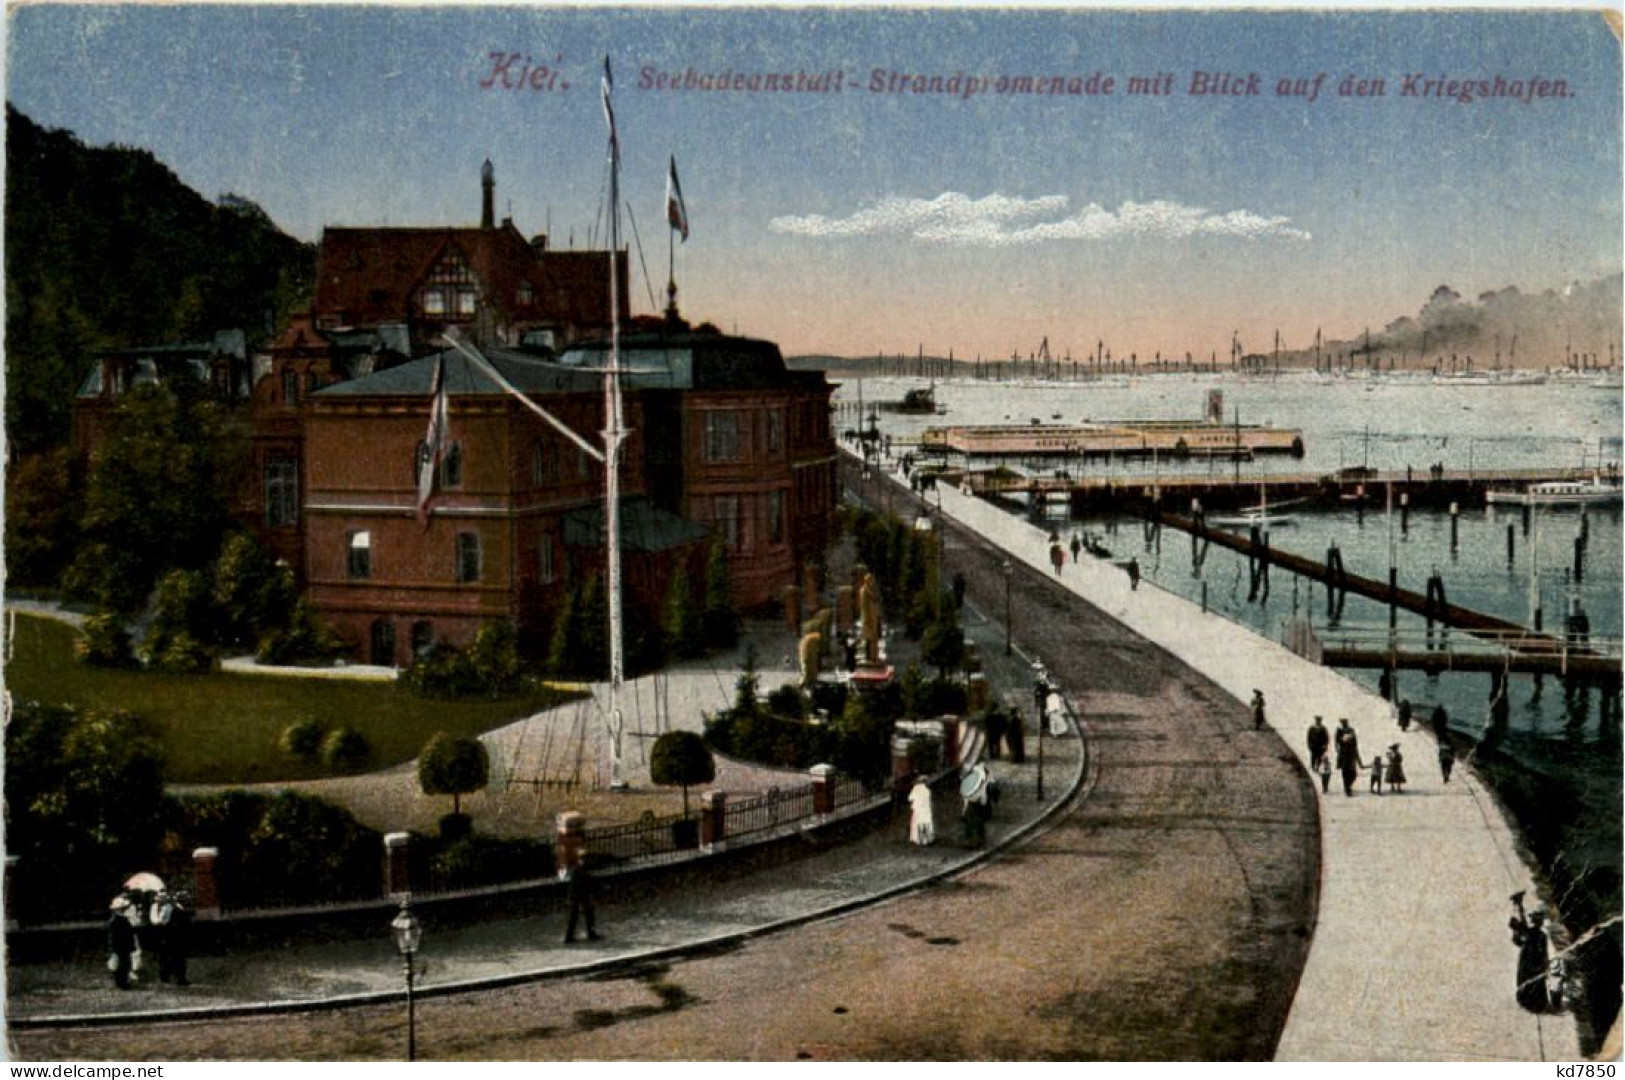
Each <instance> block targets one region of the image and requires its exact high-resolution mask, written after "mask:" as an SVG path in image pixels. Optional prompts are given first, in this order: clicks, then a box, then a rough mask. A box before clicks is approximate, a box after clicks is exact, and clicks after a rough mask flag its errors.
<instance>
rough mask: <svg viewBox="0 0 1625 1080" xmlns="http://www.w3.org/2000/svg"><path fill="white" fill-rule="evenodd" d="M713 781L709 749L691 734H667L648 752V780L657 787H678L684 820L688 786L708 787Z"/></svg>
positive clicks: (656, 741)
mask: <svg viewBox="0 0 1625 1080" xmlns="http://www.w3.org/2000/svg"><path fill="white" fill-rule="evenodd" d="M716 778H717V763H716V761H715V760H714V759H713V758H712V757H711V748H710V747H708V746H706V745H705V740H704V739H702V738H700V737H699V735H697V734H695V733H694V732H692V731H668V732H666V733H665V734H664V735H662V736H660V738H658V739H656V740H655V744H654V749H652V750H650V751H649V779H651V780H653V781H654V782H655V783H657V784H663V785H666V786H670V785H673V784H680V785H681V786H682V788H683V816H684V817H687V816H688V788H689V785H690V784H709V783H710V782H711V781H712V780H715V779H716Z"/></svg>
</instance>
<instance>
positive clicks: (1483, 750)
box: [837, 376, 1625, 1024]
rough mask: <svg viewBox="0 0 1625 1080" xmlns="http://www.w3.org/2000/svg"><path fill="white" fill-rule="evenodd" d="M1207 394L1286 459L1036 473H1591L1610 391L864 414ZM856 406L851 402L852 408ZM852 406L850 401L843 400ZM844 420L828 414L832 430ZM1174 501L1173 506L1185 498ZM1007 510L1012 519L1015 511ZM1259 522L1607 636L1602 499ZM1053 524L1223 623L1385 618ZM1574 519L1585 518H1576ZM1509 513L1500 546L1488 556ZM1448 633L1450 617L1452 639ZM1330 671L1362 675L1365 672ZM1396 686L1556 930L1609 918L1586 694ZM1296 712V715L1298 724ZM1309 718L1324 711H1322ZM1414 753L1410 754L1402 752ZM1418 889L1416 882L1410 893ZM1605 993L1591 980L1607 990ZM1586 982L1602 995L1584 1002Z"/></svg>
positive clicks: (956, 389)
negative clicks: (1512, 828)
mask: <svg viewBox="0 0 1625 1080" xmlns="http://www.w3.org/2000/svg"><path fill="white" fill-rule="evenodd" d="M913 385H916V384H915V383H913V382H910V381H908V380H899V379H865V380H864V381H863V386H862V393H863V395H864V396H865V398H866V399H867V400H875V399H884V398H896V397H901V396H902V394H903V392H904V391H905V390H906V389H907V388H909V387H910V386H913ZM1215 387H1217V388H1221V389H1223V391H1224V394H1225V416H1226V419H1227V420H1229V419H1231V418H1232V417H1233V416H1234V415H1235V414H1236V411H1237V410H1238V409H1239V414H1240V419H1241V422H1242V423H1244V424H1246V423H1268V424H1275V425H1280V426H1287V427H1296V428H1301V429H1302V431H1303V436H1304V443H1305V455H1304V457H1303V459H1302V460H1301V461H1299V460H1293V459H1291V458H1262V459H1257V460H1254V461H1247V462H1241V463H1239V465H1237V464H1233V463H1231V462H1228V461H1186V462H1167V461H1159V462H1156V463H1155V464H1153V463H1152V462H1149V461H1134V462H1112V463H1106V462H1101V461H1090V462H1060V461H1055V462H1049V463H1046V465H1045V468H1046V471H1048V470H1051V469H1054V468H1060V467H1066V468H1068V469H1070V470H1072V471H1073V475H1078V474H1079V472H1078V470H1080V469H1081V470H1086V471H1087V474H1088V475H1097V476H1098V475H1110V476H1120V477H1122V478H1124V479H1127V478H1129V477H1133V476H1144V475H1147V474H1149V473H1151V472H1152V471H1153V469H1155V470H1156V471H1157V472H1159V473H1161V474H1162V475H1172V474H1185V475H1191V474H1197V475H1200V474H1206V473H1209V472H1215V473H1217V474H1218V475H1233V474H1234V473H1236V472H1239V474H1240V476H1241V477H1242V479H1243V480H1247V479H1261V478H1264V477H1268V476H1271V475H1279V474H1283V473H1311V474H1324V473H1330V472H1333V471H1335V470H1337V469H1339V468H1346V467H1351V466H1369V467H1370V468H1373V469H1381V470H1403V469H1405V468H1406V466H1410V467H1411V468H1412V469H1414V471H1415V473H1416V474H1417V475H1418V476H1421V477H1425V476H1426V475H1427V470H1428V468H1429V467H1430V466H1431V465H1434V464H1442V465H1444V467H1445V468H1446V469H1449V470H1463V471H1465V470H1469V469H1471V470H1475V471H1476V470H1480V469H1488V468H1496V467H1506V468H1582V467H1583V468H1587V469H1589V468H1594V467H1595V466H1597V464H1598V462H1599V460H1600V461H1603V462H1613V463H1617V462H1618V461H1619V460H1620V451H1621V446H1620V432H1621V399H1620V396H1619V393H1618V391H1617V390H1615V391H1606V390H1601V389H1597V388H1594V387H1592V386H1590V385H1586V384H1564V383H1551V382H1549V383H1547V384H1544V385H1531V386H1501V387H1476V386H1474V387H1468V386H1435V385H1431V384H1429V383H1427V382H1422V381H1414V382H1399V383H1384V382H1369V383H1368V382H1364V381H1360V380H1349V381H1344V380H1336V381H1332V382H1330V383H1327V382H1321V381H1313V380H1311V379H1309V378H1307V377H1298V378H1292V377H1287V378H1282V379H1279V380H1274V381H1270V380H1250V379H1249V380H1242V379H1222V378H1221V379H1212V378H1201V377H1191V376H1152V377H1145V378H1139V379H1134V380H1131V381H1130V382H1129V383H1128V384H1127V385H1121V384H1118V385H1110V384H1108V385H1107V386H1100V385H1091V384H1087V383H1084V384H1066V383H1053V384H1040V385H1029V386H1022V385H1014V384H989V383H981V382H974V381H949V382H945V383H938V384H937V386H936V399H937V402H938V404H939V405H941V406H944V407H945V412H944V414H943V415H940V416H911V415H896V414H886V413H882V414H881V416H880V420H879V423H880V430H881V431H882V432H883V433H885V434H890V435H891V436H893V440H894V450H896V451H897V452H901V446H902V444H906V443H907V442H910V441H912V440H913V439H915V438H917V437H918V434H919V433H920V432H921V431H923V430H924V429H925V428H926V427H928V426H931V425H933V424H938V425H940V424H979V423H988V424H992V423H1031V422H1032V421H1033V420H1038V421H1040V422H1041V423H1043V424H1057V425H1058V424H1062V423H1066V424H1073V423H1076V422H1078V421H1079V420H1083V419H1089V420H1116V419H1191V418H1195V417H1199V416H1200V415H1201V411H1202V408H1203V405H1204V402H1205V400H1206V396H1207V393H1208V391H1209V389H1211V388H1215ZM858 393H859V388H858V386H857V385H856V383H855V382H854V381H848V382H847V383H846V384H844V385H843V386H842V388H841V390H840V392H839V393H838V395H837V401H839V402H855V401H856V399H857V396H858ZM865 412H867V410H865ZM849 415H850V414H849ZM847 426H849V425H848V423H846V421H845V420H844V419H843V422H842V423H841V427H842V428H845V427H847ZM1176 509H1184V508H1183V507H1180V508H1176ZM1011 511H1012V512H1015V513H1020V512H1023V511H1022V509H1021V508H1020V507H1018V506H1015V505H1014V504H1012V505H1011ZM1272 511H1273V514H1274V515H1279V516H1280V517H1281V518H1286V519H1289V520H1277V521H1276V522H1275V523H1274V524H1273V525H1272V527H1271V530H1270V543H1271V545H1272V547H1274V548H1276V549H1278V550H1282V551H1289V552H1292V553H1293V554H1297V555H1302V556H1305V557H1308V558H1311V559H1315V560H1317V561H1319V560H1322V559H1324V557H1325V555H1326V551H1327V548H1328V547H1329V546H1331V545H1333V544H1335V545H1337V547H1338V548H1339V550H1340V551H1341V553H1342V558H1343V560H1344V563H1345V566H1346V569H1347V570H1348V572H1349V573H1351V574H1359V575H1363V576H1366V577H1370V578H1374V579H1377V580H1384V579H1386V577H1387V573H1388V567H1389V561H1390V558H1392V559H1393V561H1394V565H1395V566H1397V567H1398V572H1399V583H1400V585H1401V586H1402V587H1404V588H1410V589H1414V590H1416V591H1417V592H1422V591H1424V589H1425V586H1426V581H1427V579H1428V577H1429V576H1430V575H1432V574H1435V573H1437V574H1438V575H1439V576H1440V577H1441V578H1442V579H1443V581H1444V585H1445V589H1446V595H1447V597H1448V599H1449V601H1450V602H1451V603H1453V604H1458V605H1462V606H1465V607H1468V608H1472V609H1474V610H1477V611H1482V612H1485V613H1488V614H1493V615H1497V616H1500V617H1502V618H1506V619H1510V620H1512V621H1514V622H1519V623H1522V624H1524V625H1533V624H1534V612H1535V609H1536V608H1537V607H1538V608H1539V609H1540V610H1541V616H1542V625H1543V626H1544V627H1545V628H1547V629H1548V630H1556V631H1558V632H1561V629H1562V627H1563V624H1564V617H1565V616H1566V615H1568V614H1569V613H1570V612H1571V611H1573V610H1576V609H1578V610H1583V612H1584V613H1585V615H1586V617H1587V619H1588V620H1589V632H1590V634H1591V636H1592V637H1593V638H1596V639H1612V640H1616V641H1617V640H1618V639H1619V638H1620V637H1621V636H1622V616H1621V596H1622V581H1621V567H1622V565H1625V542H1622V530H1621V511H1620V507H1619V506H1618V504H1613V505H1605V506H1592V507H1590V508H1588V509H1587V510H1586V512H1585V513H1584V515H1583V517H1582V512H1581V511H1580V510H1579V509H1578V508H1562V509H1552V508H1543V509H1541V510H1538V511H1536V512H1535V513H1534V514H1532V515H1531V520H1530V521H1529V524H1528V528H1527V530H1526V529H1525V523H1524V516H1523V513H1522V511H1521V510H1520V509H1519V508H1516V507H1495V508H1491V507H1485V506H1482V505H1478V506H1463V507H1461V513H1460V518H1459V521H1458V522H1457V543H1456V544H1455V546H1454V547H1452V545H1451V523H1450V518H1449V514H1448V512H1447V511H1445V510H1443V509H1421V508H1416V509H1412V510H1411V511H1410V513H1409V515H1408V521H1407V522H1406V525H1407V526H1408V527H1404V528H1402V525H1401V522H1402V515H1401V513H1400V511H1399V508H1398V507H1397V506H1396V507H1395V508H1394V511H1393V513H1392V515H1391V516H1390V515H1389V514H1388V513H1386V512H1385V505H1384V499H1383V496H1382V493H1381V491H1380V490H1378V491H1374V492H1372V498H1371V501H1370V502H1368V503H1367V504H1366V505H1365V507H1364V508H1363V509H1356V508H1353V507H1348V506H1341V507H1336V508H1326V507H1320V506H1316V505H1314V504H1310V503H1303V504H1298V505H1290V506H1285V505H1284V506H1278V507H1272ZM1048 513H1049V514H1050V515H1051V516H1050V521H1051V524H1052V527H1053V528H1055V529H1056V530H1057V531H1058V532H1060V533H1061V534H1062V535H1063V536H1069V535H1070V534H1072V533H1073V532H1080V531H1081V532H1088V533H1091V534H1093V535H1094V536H1095V537H1097V538H1098V539H1099V540H1100V541H1101V542H1102V543H1103V544H1104V546H1105V547H1106V548H1108V549H1109V550H1110V551H1111V552H1112V554H1113V557H1114V558H1117V559H1121V560H1126V559H1128V558H1129V557H1130V556H1131V555H1132V556H1134V557H1135V558H1136V559H1137V560H1138V561H1139V563H1140V567H1141V570H1142V573H1143V574H1144V575H1145V576H1146V578H1147V579H1149V580H1151V581H1154V582H1156V584H1158V585H1159V586H1161V587H1163V588H1166V589H1169V590H1171V591H1174V592H1176V593H1179V594H1181V595H1184V596H1186V597H1188V598H1190V599H1192V600H1196V601H1201V600H1202V599H1203V598H1204V594H1205V600H1206V602H1207V604H1208V605H1209V607H1210V608H1211V609H1213V610H1215V611H1218V612H1221V613H1223V614H1225V615H1227V616H1229V617H1231V618H1233V619H1235V620H1236V621H1237V622H1240V623H1242V624H1244V625H1246V626H1249V627H1251V628H1253V629H1255V630H1257V631H1258V632H1259V633H1261V634H1265V635H1267V636H1270V637H1272V638H1274V639H1275V640H1281V639H1282V635H1283V632H1284V631H1285V628H1286V625H1287V623H1288V622H1289V621H1292V620H1294V619H1295V618H1298V617H1307V618H1308V619H1309V621H1310V622H1311V623H1312V624H1313V625H1314V626H1316V627H1317V629H1318V631H1319V632H1321V633H1322V634H1326V633H1335V632H1336V630H1337V629H1338V628H1355V629H1359V628H1370V629H1373V630H1386V629H1387V627H1388V619H1389V613H1388V609H1387V607H1386V606H1385V605H1383V604H1382V603H1380V602H1378V601H1374V600H1369V599H1365V598H1362V597H1358V596H1354V595H1349V596H1348V597H1347V600H1346V602H1345V604H1344V605H1343V607H1342V610H1341V612H1340V613H1336V615H1335V616H1334V613H1333V612H1331V611H1330V610H1329V605H1328V601H1327V597H1326V593H1325V589H1324V587H1323V586H1320V585H1317V584H1314V583H1312V582H1309V581H1305V580H1301V579H1296V578H1295V577H1294V576H1293V575H1291V574H1289V573H1286V572H1285V571H1282V570H1281V569H1280V568H1279V567H1277V568H1275V569H1274V571H1273V572H1272V577H1271V583H1270V589H1269V591H1268V593H1267V595H1265V596H1263V597H1261V598H1255V599H1249V592H1250V589H1249V576H1248V567H1247V562H1246V558H1245V557H1244V556H1242V555H1240V554H1238V553H1235V552H1231V551H1229V550H1227V549H1223V548H1219V547H1217V546H1210V547H1209V548H1208V549H1207V551H1206V554H1205V557H1204V558H1203V559H1202V561H1201V563H1200V565H1198V564H1197V563H1196V560H1195V559H1194V558H1193V545H1192V543H1191V539H1190V537H1189V536H1187V535H1184V534H1181V533H1178V532H1176V531H1173V530H1168V529H1165V530H1163V531H1162V532H1161V534H1160V536H1158V535H1154V534H1152V533H1151V532H1150V531H1149V530H1147V529H1146V527H1145V526H1144V523H1143V522H1142V521H1141V520H1140V519H1138V518H1132V517H1128V516H1113V515H1111V514H1104V513H1103V514H1095V515H1090V516H1086V517H1082V518H1078V519H1075V520H1074V519H1071V518H1069V517H1068V516H1067V513H1066V510H1065V509H1064V508H1061V507H1057V508H1055V509H1053V510H1051V511H1049V512H1048ZM1582 521H1583V524H1582ZM1509 524H1510V525H1511V526H1512V527H1513V528H1512V533H1513V545H1514V553H1513V555H1512V557H1511V559H1510V560H1509V558H1508V554H1507V531H1508V530H1507V527H1508V525H1509ZM1582 530H1583V532H1584V536H1585V540H1584V545H1583V565H1582V567H1581V569H1582V574H1583V577H1582V580H1581V581H1580V582H1579V583H1578V584H1576V582H1575V581H1574V570H1575V558H1576V545H1575V540H1576V538H1577V537H1578V536H1580V535H1581V533H1582ZM1397 625H1398V628H1399V630H1400V631H1401V632H1402V633H1403V632H1405V631H1408V630H1420V629H1421V628H1422V627H1423V621H1422V619H1421V617H1420V616H1414V615H1410V614H1408V613H1406V612H1403V611H1401V612H1399V613H1398V617H1397ZM1455 636H1460V632H1459V631H1457V632H1455ZM1350 675H1351V676H1352V677H1353V678H1355V679H1358V680H1360V681H1361V682H1363V683H1365V684H1366V685H1368V686H1370V687H1371V688H1372V689H1373V690H1375V689H1376V688H1377V686H1378V682H1379V679H1380V678H1381V675H1380V673H1379V672H1378V671H1376V670H1369V671H1352V672H1350ZM1395 697H1396V699H1397V698H1407V699H1409V700H1410V701H1411V703H1412V706H1413V710H1414V713H1415V714H1416V715H1417V716H1418V717H1419V718H1426V717H1428V716H1429V715H1430V714H1431V713H1432V711H1433V709H1434V707H1435V706H1443V707H1444V708H1445V710H1446V711H1447V713H1448V715H1449V717H1450V727H1451V730H1452V731H1453V732H1454V733H1455V736H1456V739H1457V741H1458V743H1459V744H1460V745H1461V748H1462V751H1463V753H1465V754H1471V755H1472V757H1471V760H1472V761H1473V762H1474V764H1475V765H1476V766H1477V767H1478V768H1479V769H1480V771H1481V773H1482V774H1483V775H1484V776H1485V777H1486V778H1487V779H1488V781H1489V782H1490V784H1491V785H1492V786H1493V788H1494V789H1495V791H1496V793H1497V795H1498V796H1499V797H1500V798H1501V799H1502V800H1503V802H1504V803H1505V804H1506V806H1507V807H1508V809H1509V810H1510V811H1511V813H1512V814H1513V817H1514V819H1515V820H1516V821H1517V822H1518V825H1519V829H1520V833H1521V835H1522V838H1523V840H1524V841H1525V843H1526V844H1527V846H1528V849H1529V851H1530V853H1531V855H1532V856H1533V857H1534V858H1535V859H1536V861H1537V862H1538V863H1539V864H1540V866H1541V868H1542V870H1543V872H1544V873H1545V875H1546V877H1547V879H1548V881H1549V883H1550V887H1551V889H1552V891H1553V894H1554V896H1555V897H1556V899H1557V900H1558V903H1559V906H1560V908H1561V909H1562V913H1563V915H1564V919H1565V922H1566V923H1567V925H1568V927H1569V929H1570V930H1571V932H1574V933H1583V932H1584V931H1585V930H1586V929H1587V928H1589V927H1592V926H1596V925H1598V924H1600V923H1604V922H1605V921H1606V920H1608V919H1610V918H1617V916H1618V914H1619V912H1620V893H1621V890H1620V874H1621V847H1622V836H1621V818H1622V805H1621V750H1620V747H1621V743H1620V730H1619V727H1620V725H1619V723H1618V721H1617V716H1615V717H1606V716H1604V715H1603V710H1601V708H1600V700H1599V699H1600V694H1599V692H1598V690H1597V689H1596V688H1595V687H1581V686H1575V687H1566V686H1565V685H1564V683H1563V681H1562V680H1561V679H1559V678H1556V677H1546V678H1543V679H1538V680H1537V679H1536V678H1535V677H1533V676H1529V675H1515V676H1513V677H1512V678H1511V679H1510V680H1509V681H1508V687H1507V692H1506V696H1505V698H1504V700H1502V701H1501V702H1499V703H1492V701H1491V677H1490V676H1489V675H1488V674H1485V673H1452V672H1446V673H1443V674H1437V675H1428V674H1425V673H1423V672H1420V671H1404V672H1401V673H1399V675H1398V677H1397V682H1396V689H1395ZM1309 719H1310V718H1309V717H1304V718H1303V722H1304V724H1305V725H1307V723H1308V721H1309ZM1327 720H1328V722H1331V721H1333V720H1335V718H1333V717H1327ZM1417 767H1418V768H1426V767H1429V766H1428V765H1427V764H1426V763H1418V766H1417ZM1420 886H1421V882H1419V887H1420ZM1618 931H1619V925H1618V923H1617V922H1616V923H1614V924H1613V926H1612V927H1611V929H1610V931H1609V932H1608V933H1607V934H1605V935H1604V936H1603V937H1602V938H1600V939H1598V942H1597V944H1598V945H1606V948H1604V949H1601V950H1598V949H1595V948H1594V949H1592V950H1591V951H1590V953H1589V954H1588V956H1587V957H1586V963H1585V965H1584V966H1585V967H1586V968H1588V969H1589V970H1590V974H1591V978H1590V979H1589V980H1588V982H1589V983H1590V986H1589V992H1590V994H1591V997H1592V998H1593V1001H1592V1011H1593V1012H1594V1013H1596V1014H1597V1015H1596V1017H1595V1019H1596V1020H1597V1021H1598V1022H1600V1023H1604V1024H1606V1022H1607V1018H1608V1017H1611V1016H1612V1015H1613V1013H1615V1012H1617V1009H1618V986H1619V974H1618V972H1619V933H1618ZM1608 987H1612V988H1613V989H1612V990H1611V991H1610V990H1608V989H1607V988H1608ZM1599 992H1600V995H1601V996H1600V998H1599V997H1598V995H1599Z"/></svg>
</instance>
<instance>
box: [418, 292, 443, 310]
mask: <svg viewBox="0 0 1625 1080" xmlns="http://www.w3.org/2000/svg"><path fill="white" fill-rule="evenodd" d="M445 313H446V294H445V293H444V292H443V291H441V290H440V289H424V290H423V314H425V315H444V314H445Z"/></svg>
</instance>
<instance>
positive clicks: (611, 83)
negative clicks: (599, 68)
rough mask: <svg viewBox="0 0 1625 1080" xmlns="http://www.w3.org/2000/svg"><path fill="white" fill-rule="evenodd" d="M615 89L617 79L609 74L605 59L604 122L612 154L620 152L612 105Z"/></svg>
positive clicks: (605, 58)
mask: <svg viewBox="0 0 1625 1080" xmlns="http://www.w3.org/2000/svg"><path fill="white" fill-rule="evenodd" d="M613 89H615V77H614V76H613V75H611V74H610V72H609V57H607V56H606V57H604V81H603V85H602V91H603V95H604V120H605V122H606V123H608V124H609V146H610V152H611V153H618V152H619V151H620V142H619V141H618V140H617V139H616V137H615V106H614V105H612V104H610V100H609V92H610V91H611V90H613Z"/></svg>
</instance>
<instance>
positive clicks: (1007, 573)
mask: <svg viewBox="0 0 1625 1080" xmlns="http://www.w3.org/2000/svg"><path fill="white" fill-rule="evenodd" d="M999 570H1000V571H1001V572H1002V573H1003V574H1004V655H1006V656H1009V655H1010V652H1011V643H1010V579H1011V578H1012V577H1013V576H1014V575H1015V572H1016V568H1015V567H1013V566H1011V565H1010V560H1009V559H1006V560H1004V562H1003V563H1001V564H1000V566H999Z"/></svg>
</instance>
